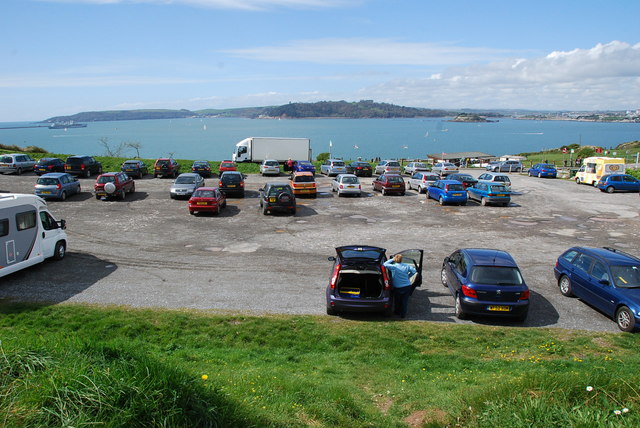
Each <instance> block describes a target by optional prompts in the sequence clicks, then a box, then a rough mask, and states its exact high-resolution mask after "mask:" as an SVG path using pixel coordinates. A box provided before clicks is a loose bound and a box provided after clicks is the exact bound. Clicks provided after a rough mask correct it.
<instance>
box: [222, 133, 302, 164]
mask: <svg viewBox="0 0 640 428" xmlns="http://www.w3.org/2000/svg"><path fill="white" fill-rule="evenodd" d="M232 156H233V161H234V162H262V161H264V160H267V159H273V160H277V161H278V162H284V161H286V160H288V159H293V160H306V161H308V160H311V141H310V140H309V139H308V138H282V137H249V138H245V139H244V140H242V141H240V142H239V143H237V144H236V148H235V150H234V152H233V154H232Z"/></svg>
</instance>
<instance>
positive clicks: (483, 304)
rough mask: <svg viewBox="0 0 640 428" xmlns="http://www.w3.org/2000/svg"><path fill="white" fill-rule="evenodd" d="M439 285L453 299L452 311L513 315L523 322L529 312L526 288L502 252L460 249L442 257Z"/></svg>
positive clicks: (511, 261)
mask: <svg viewBox="0 0 640 428" xmlns="http://www.w3.org/2000/svg"><path fill="white" fill-rule="evenodd" d="M440 281H441V282H442V285H444V286H445V287H447V288H448V289H449V291H450V292H451V294H452V295H453V298H454V299H455V314H456V317H457V318H459V319H464V318H465V317H466V315H467V314H478V315H493V316H506V317H513V318H516V319H518V320H519V321H524V320H525V319H526V318H527V314H528V312H529V295H530V292H529V287H527V284H525V282H524V279H523V278H522V274H521V273H520V269H519V268H518V265H517V264H516V262H515V260H513V257H511V255H510V254H509V253H507V252H506V251H500V250H490V249H484V248H463V249H460V250H457V251H454V252H453V254H451V255H450V256H449V257H445V259H444V262H443V263H442V271H441V273H440Z"/></svg>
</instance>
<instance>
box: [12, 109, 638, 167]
mask: <svg viewBox="0 0 640 428" xmlns="http://www.w3.org/2000/svg"><path fill="white" fill-rule="evenodd" d="M25 125H29V124H28V123H0V128H3V127H8V126H25ZM246 137H303V138H310V139H311V145H312V148H313V153H314V156H315V155H317V154H318V153H321V152H329V151H330V148H329V142H330V141H331V142H332V148H331V152H332V154H333V155H334V156H337V157H344V158H348V159H355V158H356V157H358V156H361V157H362V158H364V159H370V158H373V157H375V156H380V157H382V158H386V157H393V158H399V157H403V158H424V157H426V155H427V154H432V153H442V152H445V153H451V152H461V151H480V152H484V153H489V154H492V155H497V156H500V155H504V154H516V153H521V152H530V151H539V150H543V149H548V148H555V147H559V146H562V145H565V144H571V143H579V142H581V143H582V144H583V145H587V144H589V145H598V146H604V147H607V148H608V147H611V146H614V147H615V146H616V145H618V144H620V143H623V142H627V141H635V140H640V123H595V122H570V121H532V120H513V119H501V120H500V121H499V122H497V123H454V122H447V121H446V120H442V119H299V120H268V119H218V118H212V119H166V120H132V121H119V122H92V123H89V124H88V127H86V128H71V129H68V130H66V131H65V130H64V129H48V128H22V129H0V143H2V144H17V145H18V146H23V147H24V146H29V145H34V146H39V147H43V148H45V149H46V150H48V151H49V152H52V153H65V154H81V153H86V154H93V155H101V154H104V152H105V150H104V147H103V146H102V145H101V144H100V142H99V140H100V139H102V138H107V139H108V141H109V143H110V145H111V146H112V147H115V146H117V145H118V144H119V143H121V142H136V143H140V144H142V149H141V156H143V157H147V158H155V157H160V156H167V155H169V154H173V156H174V157H176V158H185V159H208V160H221V159H227V158H230V157H231V153H232V151H233V148H234V146H235V144H236V143H237V142H238V141H240V140H242V139H243V138H246ZM621 154H622V153H619V155H621ZM132 155H134V152H133V151H132V150H130V149H129V150H128V151H126V152H124V153H123V156H132Z"/></svg>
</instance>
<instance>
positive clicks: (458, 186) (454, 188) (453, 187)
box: [447, 183, 464, 192]
mask: <svg viewBox="0 0 640 428" xmlns="http://www.w3.org/2000/svg"><path fill="white" fill-rule="evenodd" d="M447 190H452V191H454V192H455V191H458V190H464V186H463V185H462V184H460V183H454V184H447Z"/></svg>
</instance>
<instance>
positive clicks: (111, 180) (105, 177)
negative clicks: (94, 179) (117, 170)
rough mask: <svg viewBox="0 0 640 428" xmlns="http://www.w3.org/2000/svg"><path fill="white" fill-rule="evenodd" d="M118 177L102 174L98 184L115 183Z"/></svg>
mask: <svg viewBox="0 0 640 428" xmlns="http://www.w3.org/2000/svg"><path fill="white" fill-rule="evenodd" d="M115 182H116V177H114V176H113V175H102V176H100V177H98V184H106V183H115Z"/></svg>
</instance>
